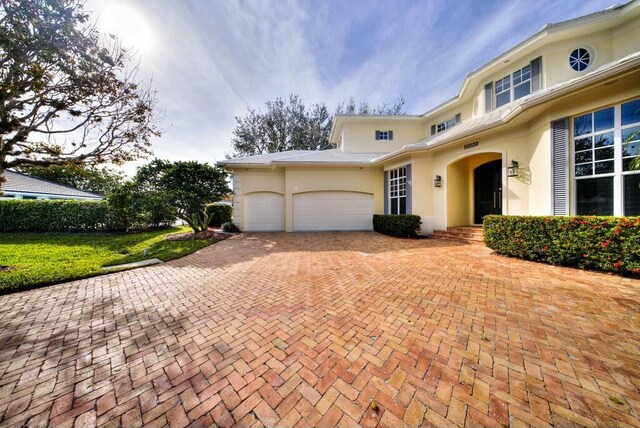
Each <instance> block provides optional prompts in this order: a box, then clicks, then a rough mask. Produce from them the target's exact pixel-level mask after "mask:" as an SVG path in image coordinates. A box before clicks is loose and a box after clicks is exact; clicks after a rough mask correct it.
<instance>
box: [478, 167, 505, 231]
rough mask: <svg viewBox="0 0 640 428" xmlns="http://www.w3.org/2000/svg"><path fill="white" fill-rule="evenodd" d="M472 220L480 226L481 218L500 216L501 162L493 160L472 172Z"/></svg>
mask: <svg viewBox="0 0 640 428" xmlns="http://www.w3.org/2000/svg"><path fill="white" fill-rule="evenodd" d="M473 183H474V194H475V203H474V218H473V221H474V223H476V224H482V218H483V217H484V216H486V215H489V214H502V160H501V159H498V160H494V161H491V162H487V163H485V164H484V165H480V166H479V167H477V168H476V169H475V170H474V171H473Z"/></svg>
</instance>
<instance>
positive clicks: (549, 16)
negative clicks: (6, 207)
mask: <svg viewBox="0 0 640 428" xmlns="http://www.w3.org/2000/svg"><path fill="white" fill-rule="evenodd" d="M613 3H614V0H580V1H578V0H576V1H571V0H566V1H549V0H511V1H480V0H463V1H451V0H429V1H426V0H423V1H415V0H414V1H403V0H398V1H391V0H388V1H381V0H378V1H374V0H370V1H360V0H349V1H344V0H335V1H321V0H313V1H312V0H305V1H282V0H273V1H267V0H243V1H232V0H213V1H212V0H89V1H88V3H87V9H89V10H91V11H94V12H95V15H94V17H95V18H97V20H98V28H99V29H100V30H101V31H103V32H111V33H116V34H118V35H119V36H120V37H121V38H122V40H123V42H124V44H125V46H130V47H132V48H134V49H135V50H136V51H137V52H138V55H139V61H140V73H139V76H140V78H141V79H150V78H152V79H153V86H154V87H155V88H156V89H157V91H158V95H159V98H160V106H159V107H160V109H161V110H163V111H164V123H163V125H162V126H163V127H164V128H165V132H164V135H163V136H162V138H159V139H157V140H155V142H154V151H155V155H156V156H157V157H160V158H165V159H172V160H178V159H181V160H188V159H196V160H199V161H206V162H211V163H213V162H215V161H216V160H220V159H223V158H224V155H225V153H227V152H230V151H231V143H230V139H231V136H232V131H233V128H234V125H235V120H234V117H235V116H243V115H244V114H245V112H246V110H247V108H248V107H251V108H256V107H262V106H263V105H264V103H265V102H266V101H269V100H273V99H275V98H276V97H279V96H281V97H286V96H287V95H288V94H289V93H295V94H299V95H300V96H302V97H303V99H304V100H305V102H306V103H313V102H325V103H326V104H327V106H328V107H329V109H330V110H331V111H332V110H333V109H334V108H335V106H336V105H337V104H338V103H339V102H341V101H342V100H346V99H349V98H350V97H354V98H355V99H356V100H367V101H369V102H370V103H371V104H372V105H375V104H378V103H382V102H384V101H392V100H395V99H396V98H397V97H398V96H399V95H402V96H404V98H405V100H406V109H407V112H408V113H410V114H420V113H424V112H425V111H427V110H429V109H431V108H432V107H435V106H436V105H438V104H440V103H442V102H444V101H446V100H448V99H449V98H451V97H453V96H455V95H456V94H457V92H458V89H459V88H460V85H461V83H462V81H463V79H464V76H465V74H466V73H468V72H469V71H471V70H473V69H475V68H478V67H480V66H482V65H483V64H484V63H486V62H488V61H490V60H491V59H492V58H494V57H496V56H498V55H499V54H501V53H502V52H504V51H505V50H508V49H509V48H510V47H512V46H514V45H515V44H517V43H519V42H521V41H523V40H524V39H526V38H527V37H529V36H531V35H533V34H535V33H536V32H538V31H539V30H540V28H541V27H542V26H543V25H544V24H546V23H551V22H559V21H564V20H566V19H570V18H574V17H577V16H581V15H584V14H588V13H592V12H596V11H599V10H602V9H604V8H606V7H609V6H611V5H612V4H613ZM133 168H134V167H133V166H131V165H130V166H129V167H128V168H127V169H128V170H129V171H131V170H133Z"/></svg>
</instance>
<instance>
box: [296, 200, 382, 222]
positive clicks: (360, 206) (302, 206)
mask: <svg viewBox="0 0 640 428" xmlns="http://www.w3.org/2000/svg"><path fill="white" fill-rule="evenodd" d="M372 218H373V196H372V195H370V194H367V193H356V192H310V193H300V194H297V195H293V229H294V230H296V231H318V230H371V229H372V228H373V225H372V221H373V220H372Z"/></svg>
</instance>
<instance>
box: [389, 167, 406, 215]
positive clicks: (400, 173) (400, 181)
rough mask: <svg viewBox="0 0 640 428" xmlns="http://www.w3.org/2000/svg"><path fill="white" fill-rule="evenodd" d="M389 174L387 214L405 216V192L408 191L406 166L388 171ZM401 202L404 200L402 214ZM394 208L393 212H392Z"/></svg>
mask: <svg viewBox="0 0 640 428" xmlns="http://www.w3.org/2000/svg"><path fill="white" fill-rule="evenodd" d="M387 172H388V173H389V178H388V186H389V187H388V189H389V191H388V193H389V194H388V196H387V198H388V200H387V202H388V204H389V212H388V213H387V214H407V211H408V209H407V208H408V207H407V202H408V199H407V190H408V187H407V186H408V182H407V165H404V166H401V167H398V168H394V169H390V170H389V171H387ZM402 200H404V212H401V211H402V209H401V208H402ZM394 207H395V211H396V212H393V211H394Z"/></svg>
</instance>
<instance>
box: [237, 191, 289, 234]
mask: <svg viewBox="0 0 640 428" xmlns="http://www.w3.org/2000/svg"><path fill="white" fill-rule="evenodd" d="M244 212H245V217H244V228H245V230H246V231H247V232H252V231H254V232H258V231H272V232H277V231H282V230H284V196H283V195H279V194H277V193H266V192H265V193H251V194H248V195H246V196H245V197H244Z"/></svg>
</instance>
